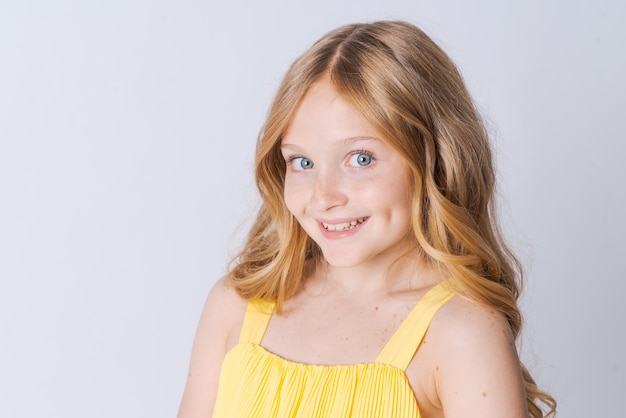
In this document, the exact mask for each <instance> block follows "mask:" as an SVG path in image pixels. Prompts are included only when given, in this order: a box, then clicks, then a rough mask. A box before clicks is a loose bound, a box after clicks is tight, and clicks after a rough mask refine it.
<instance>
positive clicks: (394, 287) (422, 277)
mask: <svg viewBox="0 0 626 418" xmlns="http://www.w3.org/2000/svg"><path fill="white" fill-rule="evenodd" d="M313 276H314V277H315V279H314V280H313V283H317V284H319V285H323V287H324V289H325V291H329V292H337V293H343V294H346V295H353V296H358V295H363V296H364V295H373V294H381V293H383V294H397V293H404V292H407V291H412V290H416V289H420V288H423V287H426V286H432V285H434V284H435V283H437V282H438V281H439V275H438V274H436V273H435V272H434V271H433V268H432V267H430V266H428V265H427V263H426V262H424V261H423V260H421V259H420V258H418V257H416V256H415V255H412V256H403V257H400V258H398V259H397V260H392V261H390V262H388V263H363V264H360V265H358V266H352V267H336V266H331V265H329V264H328V263H326V262H325V261H324V262H323V263H320V266H319V267H318V269H317V270H316V271H315V273H314V275H313Z"/></svg>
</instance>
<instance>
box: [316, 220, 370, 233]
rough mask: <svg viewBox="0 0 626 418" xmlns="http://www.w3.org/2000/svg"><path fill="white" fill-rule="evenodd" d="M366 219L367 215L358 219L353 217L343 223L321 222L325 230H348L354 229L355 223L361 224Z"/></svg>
mask: <svg viewBox="0 0 626 418" xmlns="http://www.w3.org/2000/svg"><path fill="white" fill-rule="evenodd" d="M366 220H367V217H364V218H359V219H355V220H354V221H352V222H344V223H340V224H327V223H324V222H322V226H323V227H324V229H325V230H327V231H331V232H332V231H337V232H339V231H349V230H351V229H354V228H356V227H357V225H360V224H362V223H363V222H365V221H366Z"/></svg>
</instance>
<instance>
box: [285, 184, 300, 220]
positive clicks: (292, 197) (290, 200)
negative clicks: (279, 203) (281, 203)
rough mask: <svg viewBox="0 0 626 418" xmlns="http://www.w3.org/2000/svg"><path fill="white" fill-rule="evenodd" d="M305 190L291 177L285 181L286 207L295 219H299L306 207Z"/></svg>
mask: <svg viewBox="0 0 626 418" xmlns="http://www.w3.org/2000/svg"><path fill="white" fill-rule="evenodd" d="M303 192H304V188H303V187H302V185H301V184H298V182H297V181H294V180H293V179H292V178H291V177H290V176H287V178H286V179H285V187H284V189H283V198H284V200H285V205H286V206H287V209H288V210H289V212H291V214H292V215H294V216H295V217H298V215H299V213H300V212H301V211H302V209H303V207H304V193H303Z"/></svg>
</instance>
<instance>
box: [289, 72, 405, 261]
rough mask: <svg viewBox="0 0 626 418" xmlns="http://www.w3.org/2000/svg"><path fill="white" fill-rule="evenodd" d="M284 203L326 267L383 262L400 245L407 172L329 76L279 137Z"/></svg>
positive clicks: (314, 88)
mask: <svg viewBox="0 0 626 418" xmlns="http://www.w3.org/2000/svg"><path fill="white" fill-rule="evenodd" d="M281 150H282V154H283V157H284V158H285V161H286V163H287V168H286V170H287V171H286V178H285V202H286V205H287V208H288V209H289V211H290V212H291V213H292V214H293V216H295V218H296V219H297V220H298V222H299V223H300V225H301V226H302V228H304V230H305V231H306V232H307V233H308V234H309V236H310V237H311V238H312V239H313V240H314V241H315V242H316V243H317V244H318V245H319V247H320V248H321V250H322V252H323V254H324V257H325V258H326V260H327V261H328V263H329V264H330V265H331V266H336V267H353V266H359V265H369V264H371V263H374V264H376V263H389V260H391V259H395V257H396V256H397V255H398V254H400V252H402V251H404V250H405V249H406V245H408V244H407V240H406V236H407V233H408V231H409V229H410V225H411V199H410V193H409V189H410V188H409V184H410V181H409V178H410V177H409V169H408V166H407V165H406V163H405V162H404V160H403V159H402V157H401V156H400V154H399V153H398V152H397V151H396V150H394V149H393V148H392V147H391V146H390V145H388V144H387V143H385V142H384V141H383V140H381V139H380V138H379V137H378V136H377V134H376V132H375V131H374V130H373V129H372V128H371V127H370V126H369V125H368V124H367V123H365V121H364V120H363V119H362V117H361V116H360V115H359V114H358V113H357V112H356V111H355V110H354V109H353V108H352V107H351V106H350V105H348V104H347V103H346V102H345V101H344V100H343V99H342V98H341V97H340V96H339V95H338V94H337V92H336V91H335V90H334V88H333V87H332V85H331V84H330V83H329V82H328V81H324V80H323V81H320V82H318V83H316V84H315V85H313V86H312V87H311V89H310V90H309V92H308V93H307V95H306V96H305V97H304V99H303V100H302V102H301V103H300V105H299V106H298V108H297V109H296V112H295V115H294V117H293V119H292V121H291V123H290V125H289V128H288V130H287V132H286V133H285V135H284V136H283V141H282V144H281Z"/></svg>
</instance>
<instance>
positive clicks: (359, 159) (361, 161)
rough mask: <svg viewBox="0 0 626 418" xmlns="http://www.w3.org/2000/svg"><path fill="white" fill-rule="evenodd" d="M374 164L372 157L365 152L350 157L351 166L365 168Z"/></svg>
mask: <svg viewBox="0 0 626 418" xmlns="http://www.w3.org/2000/svg"><path fill="white" fill-rule="evenodd" d="M371 163H372V156H371V155H370V154H367V153H364V152H357V153H356V154H352V155H351V156H350V165H351V166H356V167H364V166H367V165H370V164H371Z"/></svg>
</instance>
